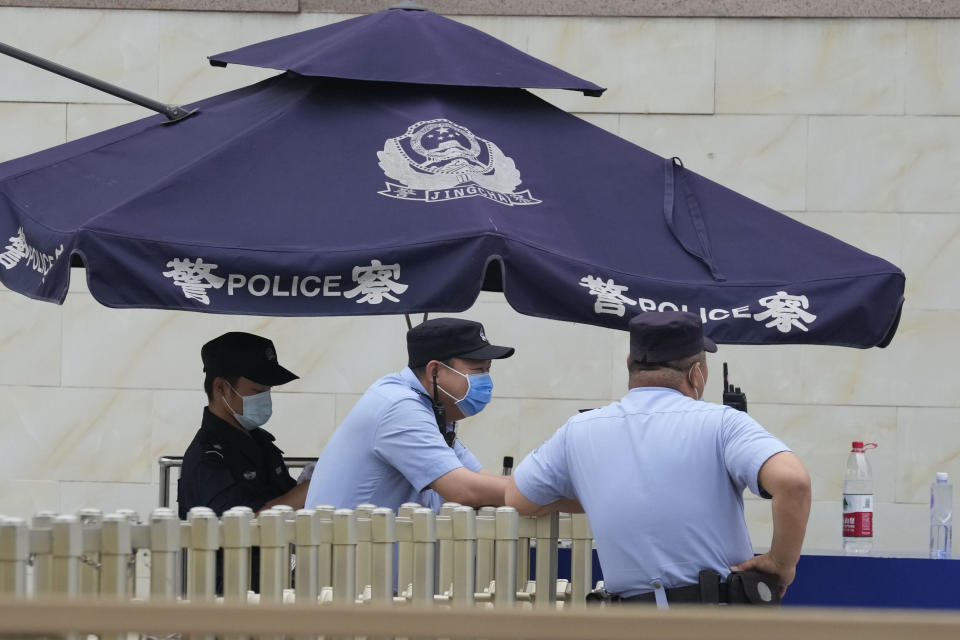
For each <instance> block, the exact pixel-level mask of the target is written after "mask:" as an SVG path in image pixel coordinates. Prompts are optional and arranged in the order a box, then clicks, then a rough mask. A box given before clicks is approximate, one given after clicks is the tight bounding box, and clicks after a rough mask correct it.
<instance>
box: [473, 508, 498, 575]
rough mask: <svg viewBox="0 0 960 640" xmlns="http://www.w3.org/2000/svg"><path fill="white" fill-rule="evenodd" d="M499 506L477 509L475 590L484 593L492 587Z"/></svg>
mask: <svg viewBox="0 0 960 640" xmlns="http://www.w3.org/2000/svg"><path fill="white" fill-rule="evenodd" d="M496 515H497V508H496V507H481V508H480V510H479V511H477V519H476V522H477V572H476V584H475V585H474V590H475V591H476V592H477V593H483V592H484V591H487V590H489V589H490V583H491V582H492V581H493V573H494V548H495V545H494V542H495V540H496V537H497V520H496Z"/></svg>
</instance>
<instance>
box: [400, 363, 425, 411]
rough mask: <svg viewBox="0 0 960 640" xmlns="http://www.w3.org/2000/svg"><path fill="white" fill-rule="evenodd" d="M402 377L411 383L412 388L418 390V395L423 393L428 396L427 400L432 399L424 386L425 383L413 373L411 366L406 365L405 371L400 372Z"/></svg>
mask: <svg viewBox="0 0 960 640" xmlns="http://www.w3.org/2000/svg"><path fill="white" fill-rule="evenodd" d="M400 377H401V378H403V381H404V382H406V383H407V384H409V385H410V388H411V389H413V390H414V391H416V392H417V395H420V394H423V395H425V396H426V397H427V402H429V401H430V393H429V392H428V391H427V390H426V389H425V388H424V386H423V384H422V383H421V382H420V380H419V379H418V378H417V376H416V375H415V374H414V373H413V370H412V369H411V368H410V367H404V368H403V371H401V372H400Z"/></svg>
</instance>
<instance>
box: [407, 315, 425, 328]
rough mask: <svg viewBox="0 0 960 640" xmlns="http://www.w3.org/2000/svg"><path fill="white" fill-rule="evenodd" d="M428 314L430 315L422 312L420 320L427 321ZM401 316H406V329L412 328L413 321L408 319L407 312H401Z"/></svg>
mask: <svg viewBox="0 0 960 640" xmlns="http://www.w3.org/2000/svg"><path fill="white" fill-rule="evenodd" d="M429 315H430V314H429V313H425V314H423V319H422V320H421V321H420V322H426V321H427V317H428V316H429ZM403 317H404V318H406V320H407V329H413V321H412V320H410V314H409V313H405V314H403Z"/></svg>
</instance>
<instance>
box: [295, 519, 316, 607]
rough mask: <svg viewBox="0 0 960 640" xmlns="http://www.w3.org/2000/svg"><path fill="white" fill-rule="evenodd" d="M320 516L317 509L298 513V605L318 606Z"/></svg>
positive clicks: (296, 539)
mask: <svg viewBox="0 0 960 640" xmlns="http://www.w3.org/2000/svg"><path fill="white" fill-rule="evenodd" d="M320 515H321V514H320V513H318V512H317V511H316V510H315V509H300V510H299V511H297V535H296V538H295V541H296V545H297V586H296V595H297V604H304V603H310V604H316V603H317V597H318V596H319V595H320V580H319V573H320V570H319V564H320V563H319V555H320V543H321V539H320Z"/></svg>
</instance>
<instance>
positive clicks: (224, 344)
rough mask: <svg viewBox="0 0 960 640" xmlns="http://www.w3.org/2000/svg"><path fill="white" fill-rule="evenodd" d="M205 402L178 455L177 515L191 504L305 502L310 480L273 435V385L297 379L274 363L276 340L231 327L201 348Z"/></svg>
mask: <svg viewBox="0 0 960 640" xmlns="http://www.w3.org/2000/svg"><path fill="white" fill-rule="evenodd" d="M200 357H201V359H202V360H203V370H204V371H205V372H206V378H205V380H204V382H203V388H204V391H206V393H207V400H208V404H207V407H206V408H205V409H204V410H203V421H202V422H201V425H200V430H199V431H197V435H196V436H194V438H193V442H191V443H190V446H189V447H187V451H186V453H185V454H184V455H183V468H182V469H181V472H180V481H179V486H178V490H177V502H178V503H179V507H180V509H179V510H180V517H181V518H186V515H187V512H188V511H189V510H190V509H191V508H192V507H198V506H200V507H209V508H211V509H213V510H214V511H215V512H216V513H217V515H220V514H221V513H223V512H224V511H225V510H227V509H229V508H230V507H238V506H246V507H250V508H251V509H253V510H254V511H260V510H261V509H264V508H266V507H270V506H273V505H277V504H286V505H290V506H291V507H294V508H300V507H302V506H303V502H304V498H305V497H306V492H307V488H308V487H307V485H306V483H305V484H303V485H299V486H298V485H297V483H296V481H295V480H294V479H293V478H291V477H290V474H289V472H288V471H287V466H286V464H285V463H284V462H283V452H282V451H281V450H280V449H279V448H277V446H276V445H275V444H273V440H274V438H273V436H272V435H271V434H270V433H269V432H267V431H265V430H264V429H262V428H261V427H262V426H263V425H264V424H265V423H266V422H267V420H269V419H270V414H271V412H272V402H271V399H270V389H271V388H272V387H275V386H278V385H282V384H286V383H288V382H291V381H293V380H296V379H297V376H295V375H294V374H293V373H291V372H290V371H288V370H286V369H284V368H283V367H281V366H280V364H279V363H278V362H277V352H276V349H274V347H273V342H271V341H270V340H267V339H266V338H261V337H260V336H255V335H253V334H250V333H241V332H230V333H225V334H223V335H222V336H220V337H219V338H214V339H213V340H211V341H210V342H208V343H206V344H205V345H203V348H202V349H201V350H200Z"/></svg>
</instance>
